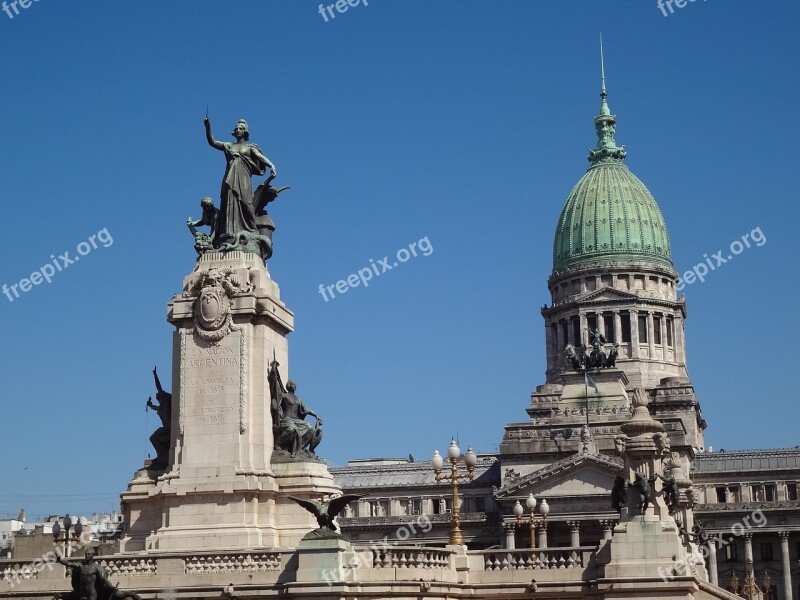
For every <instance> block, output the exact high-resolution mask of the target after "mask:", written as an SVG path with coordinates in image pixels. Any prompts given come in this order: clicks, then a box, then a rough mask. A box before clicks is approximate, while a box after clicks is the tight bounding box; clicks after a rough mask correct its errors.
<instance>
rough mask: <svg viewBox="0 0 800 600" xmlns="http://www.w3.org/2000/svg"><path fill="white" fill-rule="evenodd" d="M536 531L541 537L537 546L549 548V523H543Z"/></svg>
mask: <svg viewBox="0 0 800 600" xmlns="http://www.w3.org/2000/svg"><path fill="white" fill-rule="evenodd" d="M536 533H537V535H538V537H539V539H538V540H537V541H536V546H537V547H538V548H539V549H543V548H547V523H541V524H539V526H538V527H537V528H536Z"/></svg>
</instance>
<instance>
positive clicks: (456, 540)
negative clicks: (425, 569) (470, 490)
mask: <svg viewBox="0 0 800 600" xmlns="http://www.w3.org/2000/svg"><path fill="white" fill-rule="evenodd" d="M460 456H461V448H459V447H458V444H456V441H455V439H453V440H452V441H451V442H450V446H449V447H448V448H447V460H448V461H449V462H450V473H449V474H447V475H442V467H444V459H443V458H442V456H441V455H440V454H439V451H438V450H436V452H434V453H433V458H432V459H431V465H432V466H433V472H434V473H435V474H436V481H443V480H445V481H446V480H449V481H450V482H451V484H452V489H453V510H452V512H451V516H450V544H451V545H452V546H463V545H464V536H463V535H462V533H461V516H460V515H459V505H458V480H459V479H469V480H470V481H472V478H473V477H474V476H475V465H476V464H478V457H477V456H476V455H475V453H474V452H473V451H472V446H467V453H466V454H465V455H464V464H465V465H466V467H467V470H466V472H463V471H459V470H458V459H459V457H460Z"/></svg>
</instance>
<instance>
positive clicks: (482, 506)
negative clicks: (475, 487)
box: [475, 496, 486, 513]
mask: <svg viewBox="0 0 800 600" xmlns="http://www.w3.org/2000/svg"><path fill="white" fill-rule="evenodd" d="M475 512H479V513H482V512H486V499H485V498H484V497H483V496H478V497H477V498H475Z"/></svg>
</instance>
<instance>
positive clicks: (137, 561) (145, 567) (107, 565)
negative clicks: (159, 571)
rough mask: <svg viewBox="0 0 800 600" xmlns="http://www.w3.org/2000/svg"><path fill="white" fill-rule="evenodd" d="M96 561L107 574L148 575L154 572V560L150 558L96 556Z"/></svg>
mask: <svg viewBox="0 0 800 600" xmlns="http://www.w3.org/2000/svg"><path fill="white" fill-rule="evenodd" d="M97 562H98V563H99V564H100V566H101V567H103V568H104V569H105V570H106V573H108V576H109V577H111V578H115V577H127V576H128V575H131V576H149V575H155V574H156V561H155V560H153V559H152V558H132V557H124V558H114V557H108V558H105V557H98V558H97Z"/></svg>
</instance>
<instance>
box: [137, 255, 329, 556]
mask: <svg viewBox="0 0 800 600" xmlns="http://www.w3.org/2000/svg"><path fill="white" fill-rule="evenodd" d="M167 319H168V321H169V322H170V323H171V324H172V325H174V326H175V333H174V335H173V364H172V367H173V376H172V391H173V400H172V422H171V451H170V462H169V468H168V469H167V470H166V471H165V472H159V473H155V472H152V471H149V472H148V471H144V470H143V471H139V472H138V473H137V474H136V476H135V478H134V480H133V481H132V482H131V483H130V485H129V487H128V491H127V492H125V493H123V494H122V505H123V510H124V512H125V521H126V523H128V524H129V525H128V530H127V532H126V534H127V535H126V537H125V539H124V540H123V542H122V550H123V551H127V552H131V551H152V552H174V551H183V550H201V549H203V550H214V549H225V550H235V549H247V548H259V547H287V546H290V545H294V544H296V543H297V542H298V541H299V539H300V537H302V535H304V534H305V533H306V532H308V531H309V530H311V529H313V528H315V527H316V523H315V521H314V519H313V517H312V516H311V515H310V514H308V513H306V512H305V511H303V509H302V508H300V507H299V506H296V505H295V504H294V503H292V502H291V501H290V500H288V499H286V498H285V497H284V496H285V495H286V494H287V493H288V494H292V495H297V496H301V497H309V498H315V499H317V500H318V499H320V498H321V497H322V496H325V495H330V494H332V493H336V492H338V491H339V490H338V489H337V488H336V487H335V486H334V484H333V478H332V477H331V475H330V473H328V470H327V468H326V467H325V465H324V464H322V463H296V462H295V463H291V464H293V466H292V467H287V466H281V467H280V476H279V477H276V476H275V473H274V472H273V466H272V451H273V446H274V434H273V423H272V415H271V411H270V400H271V399H270V391H269V383H268V379H267V372H268V367H269V363H270V362H271V361H272V360H273V357H274V358H275V359H276V360H277V361H278V363H279V364H280V368H279V370H280V374H281V377H282V378H283V380H284V381H286V380H287V379H288V344H287V340H286V335H287V334H288V333H290V332H291V331H292V330H293V324H294V315H293V314H292V312H291V311H289V309H288V308H286V306H285V305H284V304H283V302H281V300H280V292H279V289H278V286H277V285H276V284H275V282H274V281H272V279H271V278H270V277H269V273H268V272H267V269H266V267H265V266H264V263H263V262H262V261H261V260H260V258H259V257H258V256H256V255H253V254H246V253H243V252H229V253H224V254H223V253H207V254H205V255H203V256H202V257H201V258H200V259H199V260H198V263H197V265H196V267H195V269H194V271H193V272H192V273H191V274H190V275H188V276H187V277H186V278H185V280H184V285H183V292H182V293H181V294H180V295H178V296H176V297H175V298H173V299H172V301H171V302H170V303H169V305H168V315H167ZM282 484H283V485H284V486H285V489H282ZM284 532H285V535H283V533H284Z"/></svg>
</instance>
